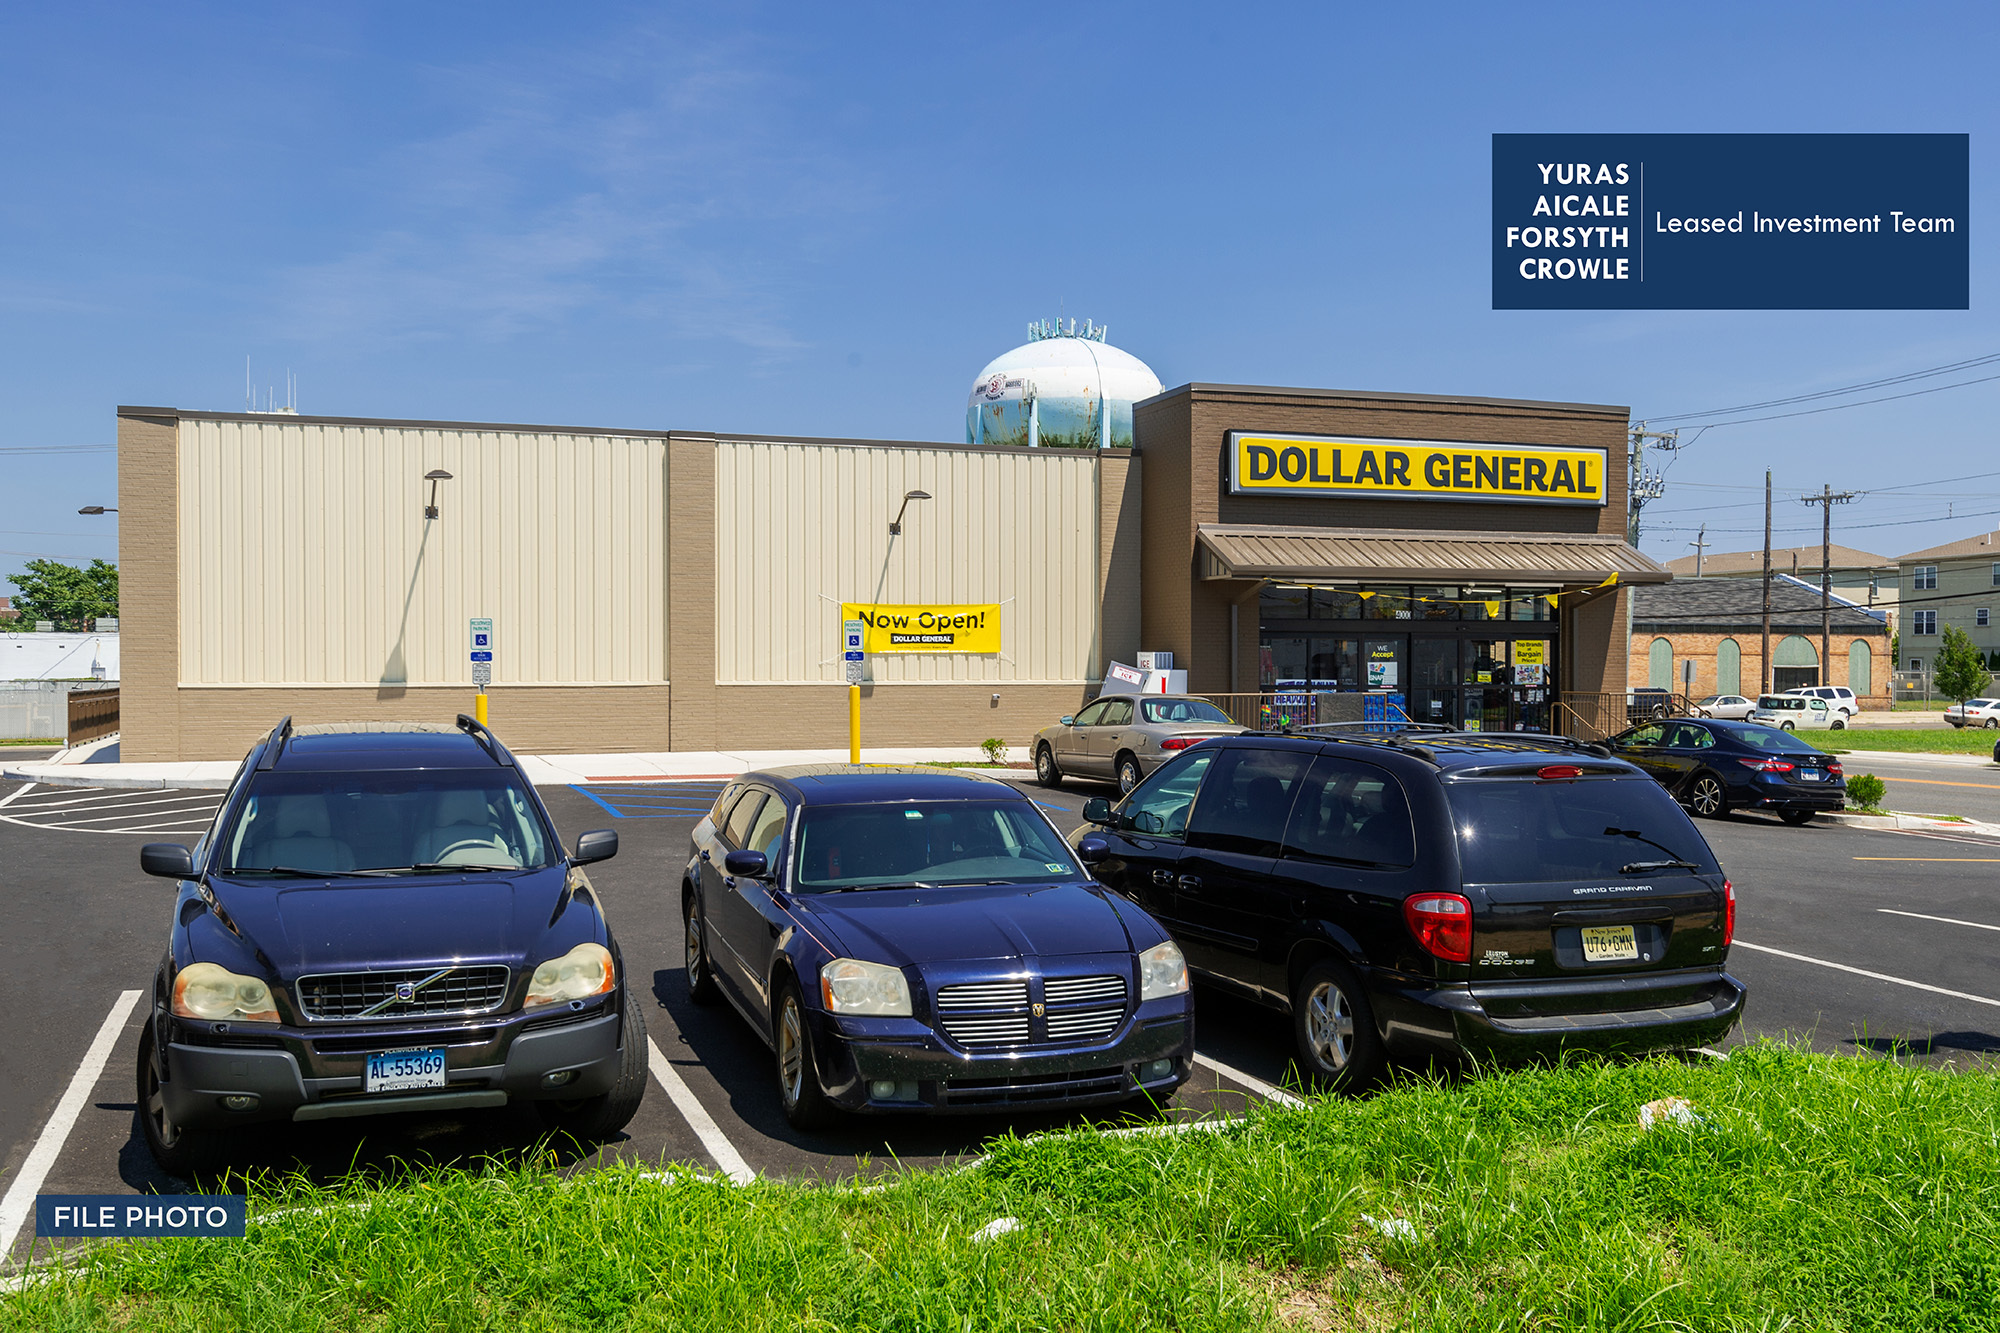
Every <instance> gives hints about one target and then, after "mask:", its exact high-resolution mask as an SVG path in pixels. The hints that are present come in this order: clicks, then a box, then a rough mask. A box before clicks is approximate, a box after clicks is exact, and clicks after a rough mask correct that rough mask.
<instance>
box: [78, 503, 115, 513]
mask: <svg viewBox="0 0 2000 1333" xmlns="http://www.w3.org/2000/svg"><path fill="white" fill-rule="evenodd" d="M76 512H77V513H79V514H115V513H117V512H118V506H117V505H85V506H84V507H83V508H81V509H79V510H77V511H76Z"/></svg>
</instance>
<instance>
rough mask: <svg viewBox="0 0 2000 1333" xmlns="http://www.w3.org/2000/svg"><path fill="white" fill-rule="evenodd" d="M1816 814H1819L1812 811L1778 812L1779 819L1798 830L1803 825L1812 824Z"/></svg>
mask: <svg viewBox="0 0 2000 1333" xmlns="http://www.w3.org/2000/svg"><path fill="white" fill-rule="evenodd" d="M1815 813H1817V812H1816V811H1812V810H1780V811H1778V818H1780V819H1782V820H1784V821H1785V822H1786V823H1787V824H1790V825H1791V826H1792V827H1794V828H1798V827H1800V826H1802V825H1805V824H1810V823H1812V817H1813V815H1814V814H1815Z"/></svg>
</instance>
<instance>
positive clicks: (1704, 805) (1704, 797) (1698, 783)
mask: <svg viewBox="0 0 2000 1333" xmlns="http://www.w3.org/2000/svg"><path fill="white" fill-rule="evenodd" d="M1688 805H1689V806H1690V807H1692V808H1693V810H1694V812H1695V813H1696V814H1698V815H1700V816H1701V817H1702V818H1704V819H1720V818H1722V817H1723V816H1724V815H1726V814H1728V813H1729V794H1728V793H1727V792H1725V791H1723V789H1722V783H1721V781H1720V780H1719V779H1718V778H1717V777H1716V776H1715V775H1714V774H1713V773H1704V774H1702V775H1701V776H1700V777H1698V778H1696V779H1695V780H1694V786H1692V787H1690V788H1688Z"/></svg>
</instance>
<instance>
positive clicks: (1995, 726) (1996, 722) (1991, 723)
mask: <svg viewBox="0 0 2000 1333" xmlns="http://www.w3.org/2000/svg"><path fill="white" fill-rule="evenodd" d="M1985 727H1986V729H1987V730H1988V731H2000V717H1989V718H1987V719H1986V722H1985Z"/></svg>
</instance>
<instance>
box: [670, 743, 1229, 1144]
mask: <svg viewBox="0 0 2000 1333" xmlns="http://www.w3.org/2000/svg"><path fill="white" fill-rule="evenodd" d="M693 842H694V845H693V847H692V848H691V854H690V856H689V859H688V864H687V872H686V875H685V877H684V878H683V880H682V883H681V908H682V912H683V917H684V924H685V926H686V939H687V976H688V989H689V993H690V995H691V996H692V997H693V998H694V999H695V1000H696V1001H697V1002H707V1001H711V1000H713V999H715V998H716V997H717V996H718V995H720V996H726V997H727V998H728V1000H729V1001H730V1002H731V1003H732V1004H734V1005H735V1006H736V1008H737V1009H738V1010H739V1011H741V1013H742V1015H743V1017H744V1018H745V1019H747V1020H749V1023H750V1025H751V1027H752V1028H753V1029H754V1030H755V1031H756V1033H757V1035H758V1036H760V1037H762V1038H763V1039H764V1040H765V1041H767V1042H769V1043H770V1045H771V1047H772V1050H773V1052H774V1054H775V1057H776V1059H775V1062H774V1063H775V1072H776V1074H777V1083H778V1096H779V1100H780V1102H781V1103H782V1105H783V1107H784V1111H785V1115H786V1117H787V1118H788V1119H789V1120H790V1121H791V1122H792V1124H793V1125H795V1126H797V1127H800V1128H805V1127H808V1126H811V1125H813V1124H816V1123H819V1122H821V1121H823V1120H825V1119H826V1118H827V1115H828V1113H829V1112H832V1111H835V1110H846V1111H866V1112H891V1113H893V1112H899V1111H993V1110H1000V1109H1008V1108H1014V1107H1021V1106H1034V1107H1043V1108H1051V1107H1062V1106H1085V1105H1093V1104H1103V1103H1110V1102H1119V1101H1124V1100H1127V1099H1137V1098H1146V1099H1151V1100H1152V1101H1155V1102H1160V1101H1164V1100H1165V1099H1167V1098H1169V1097H1171V1096H1173V1094H1174V1091H1175V1089H1177V1088H1179V1087H1180V1085H1181V1084H1182V1083H1183V1082H1185V1081H1186V1079H1187V1077H1188V1074H1189V1072H1190V1069H1189V1061H1190V1060H1191V1059H1192V1058H1193V1055H1194V1010H1193V1006H1192V1004H1191V1003H1190V1000H1189V996H1188V975H1187V966H1186V964H1185V962H1184V961H1183V959H1182V957H1181V951H1180V949H1179V948H1178V947H1177V946H1176V945H1175V944H1174V942H1173V941H1172V940H1170V939H1168V938H1167V933H1166V931H1164V930H1162V929H1161V928H1160V926H1159V924H1158V923H1157V922H1155V921H1154V920H1153V919H1152V918H1151V917H1150V916H1148V915H1147V914H1146V913H1145V912H1144V911H1143V910H1142V909H1140V908H1139V907H1137V906H1135V905H1134V904H1132V903H1129V902H1125V901H1123V900H1121V899H1120V898H1119V897H1118V896H1117V895H1115V894H1113V893H1111V892H1109V891H1108V890H1106V889H1105V888H1104V887H1103V886H1101V885H1099V884H1096V883H1093V882H1092V881H1091V879H1090V876H1089V874H1088V872H1086V871H1085V870H1084V868H1083V866H1082V865H1081V864H1079V863H1078V862H1077V860H1076V859H1075V858H1074V857H1073V856H1072V855H1071V854H1070V850H1069V848H1067V847H1066V846H1064V845H1063V840H1062V837H1061V835H1060V834H1059V833H1057V832H1056V829H1055V827H1054V825H1052V824H1050V823H1049V821H1048V817H1047V816H1045V815H1044V814H1043V813H1042V812H1041V810H1040V809H1038V808H1037V807H1036V805H1035V803H1034V802H1033V801H1030V800H1029V799H1028V798H1027V797H1026V796H1024V795H1022V793H1021V792H1020V791H1018V790H1017V789H1015V788H1013V787H1010V786H1008V785H1007V784H1005V783H1002V782H995V781H992V780H991V779H987V778H980V777H973V776H970V775H966V776H959V775H956V774H951V773H946V772H941V771H939V770H937V769H923V768H903V769H897V768H861V767H849V766H847V765H823V766H818V767H799V768H779V769H771V770H767V771H765V772H760V773H751V774H749V775H747V776H745V777H743V778H740V779H738V780H736V781H734V782H732V783H730V784H729V785H728V786H727V787H725V788H724V789H723V792H722V795H721V797H720V798H719V799H718V800H717V801H716V803H715V808H714V810H712V811H711V812H710V814H709V816H708V817H707V818H705V819H703V820H702V821H701V822H700V823H699V824H697V825H696V826H695V830H694V838H693Z"/></svg>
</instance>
